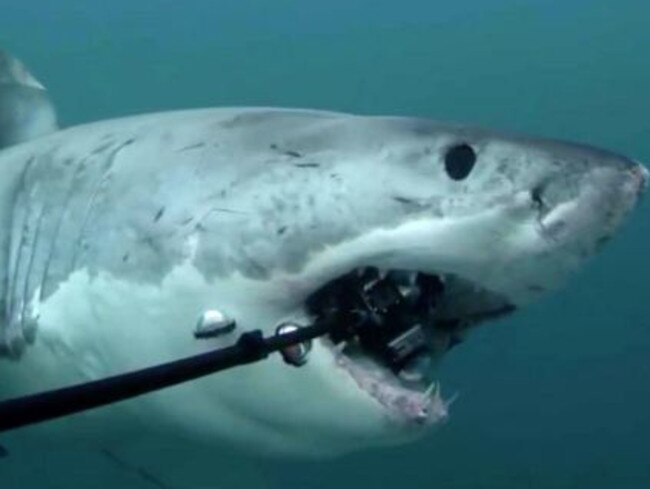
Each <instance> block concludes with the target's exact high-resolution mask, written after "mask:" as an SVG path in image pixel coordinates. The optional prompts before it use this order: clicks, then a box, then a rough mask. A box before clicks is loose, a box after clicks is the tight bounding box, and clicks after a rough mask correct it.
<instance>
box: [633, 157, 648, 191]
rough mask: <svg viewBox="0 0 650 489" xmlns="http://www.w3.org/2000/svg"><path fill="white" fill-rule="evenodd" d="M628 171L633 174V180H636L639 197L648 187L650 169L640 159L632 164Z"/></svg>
mask: <svg viewBox="0 0 650 489" xmlns="http://www.w3.org/2000/svg"><path fill="white" fill-rule="evenodd" d="M628 172H629V173H630V174H631V176H632V180H633V181H634V182H635V185H636V189H637V191H636V194H637V197H640V196H641V194H643V193H644V192H645V189H646V188H647V187H648V175H650V172H648V169H647V168H646V167H645V166H643V164H641V163H639V162H638V161H635V162H634V163H633V164H632V165H631V167H630V168H629V169H628Z"/></svg>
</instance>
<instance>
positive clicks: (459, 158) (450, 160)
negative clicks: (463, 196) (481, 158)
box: [445, 143, 476, 180]
mask: <svg viewBox="0 0 650 489" xmlns="http://www.w3.org/2000/svg"><path fill="white" fill-rule="evenodd" d="M474 163H476V152H475V151H474V149H473V148H472V147H471V146H470V145H469V144H465V143H462V144H457V145H455V146H452V147H450V148H449V149H448V150H447V154H446V155H445V170H446V171H447V175H449V178H451V179H452V180H464V179H465V178H467V176H468V175H469V174H470V173H471V171H472V168H474Z"/></svg>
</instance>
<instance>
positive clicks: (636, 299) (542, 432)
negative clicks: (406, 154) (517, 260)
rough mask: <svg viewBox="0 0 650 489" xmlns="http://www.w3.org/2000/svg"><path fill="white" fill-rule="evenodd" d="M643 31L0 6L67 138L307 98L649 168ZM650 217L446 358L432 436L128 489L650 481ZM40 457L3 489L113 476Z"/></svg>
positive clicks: (535, 21) (598, 0)
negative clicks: (152, 115) (141, 117)
mask: <svg viewBox="0 0 650 489" xmlns="http://www.w3.org/2000/svg"><path fill="white" fill-rule="evenodd" d="M649 21H650V2H648V0H616V1H612V0H565V1H551V0H457V1H453V2H452V1H446V2H443V1H434V0H400V1H396V0H390V1H386V0H327V1H316V0H187V1H180V0H175V1H172V0H151V1H144V0H141V1H135V0H130V1H126V0H111V1H105V0H56V1H54V0H53V1H46V0H40V1H39V0H3V2H2V4H1V5H0V45H2V46H3V47H4V48H5V49H7V50H9V51H11V52H13V53H14V54H15V55H16V56H18V57H19V58H21V59H22V60H23V61H24V62H25V63H26V64H27V65H28V66H29V67H30V68H31V70H32V71H33V73H35V75H36V76H37V77H38V78H39V79H40V80H41V81H42V82H43V83H44V84H45V85H46V86H48V88H49V90H50V92H51V96H52V98H53V100H54V101H55V103H56V105H57V107H58V110H59V114H60V117H61V122H62V124H63V125H66V126H68V125H73V124H78V123H83V122H88V121H93V120H98V119H106V118H110V117H116V116H123V115H127V114H134V113H141V112H150V111H159V110H168V109H176V108H190V107H207V106H223V105H265V106H270V105H272V106H293V107H309V108H324V109H330V110H340V111H350V112H358V113H366V114H400V115H417V116H425V117H430V118H434V119H441V120H450V121H458V122H466V123H471V124H478V125H484V126H487V127H490V128H494V129H497V128H498V129H503V130H508V131H516V132H525V133H530V134H533V135H539V136H549V137H556V138H563V139H571V140H577V141H582V142H585V143H589V144H594V145H597V146H603V147H607V148H609V149H613V150H616V151H619V152H622V153H624V154H627V155H630V156H632V157H634V158H636V159H639V160H640V161H646V162H650V122H649V119H650V117H649V113H650V91H649V89H650V55H649V51H650V28H648V23H649ZM648 206H649V204H648V199H647V198H646V199H645V202H643V203H642V204H641V206H640V208H639V209H638V210H637V211H636V212H635V214H634V216H633V217H632V219H631V220H630V222H629V223H628V225H627V226H626V228H625V230H624V231H623V232H622V233H621V235H620V236H619V237H618V238H617V239H615V240H614V242H613V243H611V244H610V245H609V247H607V249H606V251H605V252H604V253H603V254H602V255H601V256H599V257H598V258H597V259H596V260H595V261H594V262H592V263H591V264H590V266H589V267H587V269H586V270H585V271H584V272H583V273H581V274H580V275H579V276H578V277H576V278H575V279H574V280H573V281H572V282H571V283H570V284H569V286H568V287H567V288H566V289H565V290H562V291H561V292H559V293H556V294H555V295H553V296H551V297H547V298H546V299H545V300H543V301H542V302H540V303H538V304H536V305H534V306H532V307H530V308H528V309H527V310H525V311H523V312H520V313H518V314H516V315H515V316H514V317H512V318H511V319H508V320H505V321H501V322H499V323H494V324H490V325H488V326H486V327H485V328H480V329H479V330H477V331H475V332H474V334H473V335H472V337H471V339H470V341H468V342H467V343H465V344H463V345H462V346H461V347H459V348H457V349H455V350H454V352H453V354H451V355H449V356H448V357H447V359H446V362H445V363H444V365H443V368H442V372H441V379H442V385H443V389H444V392H445V394H446V395H447V396H449V395H450V394H452V393H453V392H454V391H456V390H457V391H459V392H460V397H459V400H458V401H457V402H456V403H455V404H454V406H453V408H452V413H451V419H450V421H449V422H448V423H447V424H446V425H445V426H443V427H442V428H440V429H438V430H437V432H436V433H434V434H432V435H431V436H429V437H427V438H426V439H424V440H422V441H420V442H418V443H415V444H412V445H407V446H404V447H399V448H393V449H383V450H371V451H366V452H362V453H358V454H353V455H348V456H345V457H342V458H339V459H333V460H325V461H307V462H305V461H294V460H282V459H280V460H265V459H261V460H250V459H247V458H246V457H241V456H238V455H234V454H233V455H232V456H230V455H228V454H223V453H214V454H211V455H210V456H206V458H205V459H204V460H173V459H170V464H194V466H195V468H194V469H193V470H194V472H195V474H196V475H195V478H194V480H191V481H185V482H183V483H176V482H174V481H160V480H149V481H146V480H145V481H144V482H143V481H142V480H141V479H142V478H141V477H140V478H138V477H137V474H136V475H130V476H129V475H126V476H120V477H121V478H119V479H117V478H116V479H115V482H114V484H113V485H114V487H118V486H119V487H123V488H129V487H134V488H138V489H140V488H141V487H143V488H144V487H150V488H155V487H159V488H171V489H199V488H201V489H202V488H206V489H207V488H211V487H214V488H220V487H251V488H257V487H260V488H287V487H291V488H293V487H301V488H333V487H337V488H341V489H345V488H353V487H354V488H356V487H360V486H361V487H377V488H379V487H381V488H384V487H385V488H398V487H399V488H406V487H408V488H444V489H461V488H463V489H465V488H518V489H520V488H577V487H579V488H582V487H585V488H591V489H594V488H601V487H602V488H605V487H607V488H614V487H615V488H618V489H627V488H630V489H632V488H648V487H650V449H649V448H648V445H649V443H648V442H649V440H650V287H649V286H648V280H649V277H648V275H650V266H649V263H650V262H649V259H648V249H649V247H650V219H649V216H650V208H649V207H648ZM53 461H55V462H53ZM30 463H31V464H32V465H25V464H22V465H21V468H16V467H13V466H12V464H11V462H10V458H9V459H5V460H0V488H2V489H15V488H21V489H23V488H24V489H31V488H32V487H34V488H36V487H38V488H39V489H50V488H76V487H88V488H92V487H102V488H105V487H108V486H107V485H106V484H109V483H110V481H111V479H110V477H112V476H105V475H103V472H102V471H103V469H104V468H102V467H96V466H93V464H92V463H90V462H88V463H87V462H86V461H84V459H83V456H79V455H78V454H73V453H72V452H71V453H70V454H66V452H65V450H60V451H57V452H51V453H49V454H47V456H46V457H43V456H40V455H39V456H38V457H34V459H33V460H32V461H31V462H30ZM36 473H39V474H41V475H42V477H40V479H39V478H37V477H36V476H35V475H34V474H36ZM43 474H45V475H43ZM100 474H101V475H100ZM129 477H131V478H132V479H129ZM210 481H211V482H210ZM147 484H148V485H147Z"/></svg>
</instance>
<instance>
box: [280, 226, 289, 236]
mask: <svg viewBox="0 0 650 489" xmlns="http://www.w3.org/2000/svg"><path fill="white" fill-rule="evenodd" d="M286 232H287V226H282V227H281V228H279V229H278V235H280V236H282V235H283V234H284V233H286Z"/></svg>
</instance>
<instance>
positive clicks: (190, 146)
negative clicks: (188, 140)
mask: <svg viewBox="0 0 650 489" xmlns="http://www.w3.org/2000/svg"><path fill="white" fill-rule="evenodd" d="M204 146H205V143H195V144H189V145H187V146H183V147H182V148H181V149H179V150H178V152H179V153H180V152H182V151H190V150H192V149H199V148H203V147H204Z"/></svg>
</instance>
